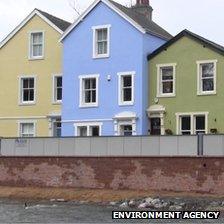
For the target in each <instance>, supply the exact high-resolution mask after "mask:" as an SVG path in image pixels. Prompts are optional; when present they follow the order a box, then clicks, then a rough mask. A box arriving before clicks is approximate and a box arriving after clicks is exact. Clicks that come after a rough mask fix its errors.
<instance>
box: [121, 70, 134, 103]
mask: <svg viewBox="0 0 224 224" xmlns="http://www.w3.org/2000/svg"><path fill="white" fill-rule="evenodd" d="M135 74H136V72H135V71H130V72H119V73H117V75H118V105H119V106H132V105H134V102H135V99H134V97H135ZM128 75H130V76H131V78H132V96H131V98H132V100H131V101H123V99H122V98H123V97H122V96H123V94H122V86H121V84H122V77H123V76H128Z"/></svg>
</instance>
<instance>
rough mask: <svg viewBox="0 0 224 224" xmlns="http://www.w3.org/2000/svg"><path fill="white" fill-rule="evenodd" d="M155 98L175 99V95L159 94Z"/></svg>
mask: <svg viewBox="0 0 224 224" xmlns="http://www.w3.org/2000/svg"><path fill="white" fill-rule="evenodd" d="M156 97H157V98H173V97H176V94H160V95H157V96H156Z"/></svg>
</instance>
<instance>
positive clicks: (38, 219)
mask: <svg viewBox="0 0 224 224" xmlns="http://www.w3.org/2000/svg"><path fill="white" fill-rule="evenodd" d="M25 203H26V204H27V207H25ZM113 210H120V209H119V208H118V207H113V206H100V205H93V204H92V205H91V204H90V205H84V204H82V205H80V204H77V203H74V202H28V201H27V202H24V201H15V200H0V223H113V222H115V221H113V220H112V218H111V217H112V211H113ZM217 222H219V223H224V219H220V220H219V221H217V220H216V221H215V220H214V221H208V222H206V221H199V222H197V223H217ZM116 223H140V221H136V222H129V221H127V220H126V221H125V220H124V221H116ZM141 223H155V222H152V221H151V222H150V221H144V222H141ZM156 223H184V222H182V221H179V222H174V220H168V221H158V222H156ZM185 223H186V222H185ZM187 223H194V222H193V221H191V222H189V221H188V222H187Z"/></svg>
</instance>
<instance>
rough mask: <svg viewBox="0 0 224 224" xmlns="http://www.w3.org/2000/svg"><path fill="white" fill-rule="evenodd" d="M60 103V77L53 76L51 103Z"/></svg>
mask: <svg viewBox="0 0 224 224" xmlns="http://www.w3.org/2000/svg"><path fill="white" fill-rule="evenodd" d="M61 101H62V76H58V75H55V76H53V102H54V103H60V102H61Z"/></svg>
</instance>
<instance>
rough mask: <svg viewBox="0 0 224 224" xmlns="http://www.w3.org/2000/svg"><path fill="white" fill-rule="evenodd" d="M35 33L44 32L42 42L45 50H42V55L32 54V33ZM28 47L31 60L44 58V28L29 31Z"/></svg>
mask: <svg viewBox="0 0 224 224" xmlns="http://www.w3.org/2000/svg"><path fill="white" fill-rule="evenodd" d="M35 33H42V35H43V43H42V47H43V50H42V55H41V56H33V55H32V53H33V50H32V43H31V40H32V34H35ZM28 49H29V52H28V58H29V60H40V59H44V53H45V31H44V30H34V31H31V32H29V47H28Z"/></svg>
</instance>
